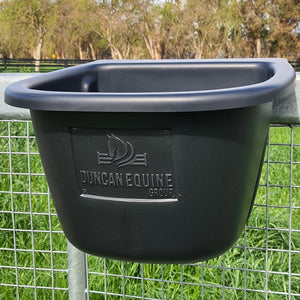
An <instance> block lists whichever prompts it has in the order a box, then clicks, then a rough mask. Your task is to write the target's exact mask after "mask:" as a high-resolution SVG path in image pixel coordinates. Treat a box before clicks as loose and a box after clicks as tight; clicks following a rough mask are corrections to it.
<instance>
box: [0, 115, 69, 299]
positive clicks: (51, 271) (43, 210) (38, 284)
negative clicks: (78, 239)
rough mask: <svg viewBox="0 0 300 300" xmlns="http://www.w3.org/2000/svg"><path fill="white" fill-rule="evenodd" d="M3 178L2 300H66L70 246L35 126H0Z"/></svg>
mask: <svg viewBox="0 0 300 300" xmlns="http://www.w3.org/2000/svg"><path fill="white" fill-rule="evenodd" d="M0 177H1V180H0V272H1V273H0V274H1V275H0V279H1V280H0V298H1V299H51V298H52V299H54V298H55V299H56V296H58V299H59V298H60V296H61V298H60V299H65V298H67V294H68V273H67V269H68V266H67V247H66V240H65V237H64V235H63V233H62V231H61V228H60V225H59V222H58V219H57V215H56V213H55V209H54V208H53V206H52V203H51V201H50V194H49V190H48V187H47V183H46V180H45V176H44V173H43V168H42V165H41V162H40V157H39V153H38V150H37V146H36V140H35V137H34V134H33V129H32V125H31V122H30V121H1V122H0Z"/></svg>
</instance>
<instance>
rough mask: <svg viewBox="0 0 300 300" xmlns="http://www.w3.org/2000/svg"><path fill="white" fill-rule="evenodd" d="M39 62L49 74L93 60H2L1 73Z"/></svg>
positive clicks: (298, 68)
mask: <svg viewBox="0 0 300 300" xmlns="http://www.w3.org/2000/svg"><path fill="white" fill-rule="evenodd" d="M37 62H38V72H42V73H43V72H49V71H54V70H58V69H62V68H67V67H71V66H75V65H79V64H84V63H87V62H92V60H79V59H42V60H35V59H25V58H24V59H23V58H19V59H17V58H16V59H15V58H0V72H12V73H13V72H16V73H18V72H34V71H35V68H36V63H37ZM290 64H291V65H292V66H293V67H294V69H295V70H296V71H300V62H299V61H298V62H296V61H290Z"/></svg>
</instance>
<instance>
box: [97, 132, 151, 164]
mask: <svg viewBox="0 0 300 300" xmlns="http://www.w3.org/2000/svg"><path fill="white" fill-rule="evenodd" d="M107 137H108V142H107V147H108V153H103V152H99V151H98V152H97V157H98V164H99V165H111V164H113V165H115V166H117V167H118V168H121V167H125V166H147V164H148V163H147V153H141V154H135V153H134V151H133V146H132V144H131V143H129V142H128V141H126V140H123V139H121V138H119V137H117V136H116V135H114V134H112V133H111V134H108V135H107Z"/></svg>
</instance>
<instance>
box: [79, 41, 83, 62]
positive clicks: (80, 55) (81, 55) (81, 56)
mask: <svg viewBox="0 0 300 300" xmlns="http://www.w3.org/2000/svg"><path fill="white" fill-rule="evenodd" d="M78 51H79V59H80V60H83V53H82V49H81V44H80V43H78Z"/></svg>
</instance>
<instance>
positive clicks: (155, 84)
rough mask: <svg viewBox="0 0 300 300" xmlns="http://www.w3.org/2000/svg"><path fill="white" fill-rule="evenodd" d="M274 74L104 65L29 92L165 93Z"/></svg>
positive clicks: (239, 67)
mask: <svg viewBox="0 0 300 300" xmlns="http://www.w3.org/2000/svg"><path fill="white" fill-rule="evenodd" d="M273 75H274V72H273V70H272V68H271V67H270V65H269V64H267V63H264V62H252V63H249V62H248V63H240V62H237V63H230V64H228V63H224V62H223V63H216V62H215V63H202V64H197V63H184V64H181V65H180V67H179V65H178V64H174V63H172V64H171V63H170V64H166V63H165V64H159V63H154V64H147V63H145V64H143V63H139V64H136V63H127V64H122V63H119V64H109V63H108V64H103V65H100V66H99V65H94V66H93V67H92V68H91V69H90V70H88V72H87V71H85V72H81V73H75V72H73V73H72V74H71V73H69V74H68V75H65V76H64V77H60V76H59V77H53V78H52V79H51V80H48V81H47V82H43V83H39V84H36V85H34V86H32V87H31V88H32V89H36V90H45V91H60V92H64V91H65V92H99V93H151V92H152V93H157V92H159V93H167V92H185V91H191V92H192V91H202V90H214V89H225V88H234V87H240V86H246V85H253V84H256V83H260V82H263V81H265V80H268V79H269V78H271V77H272V76H273Z"/></svg>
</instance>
